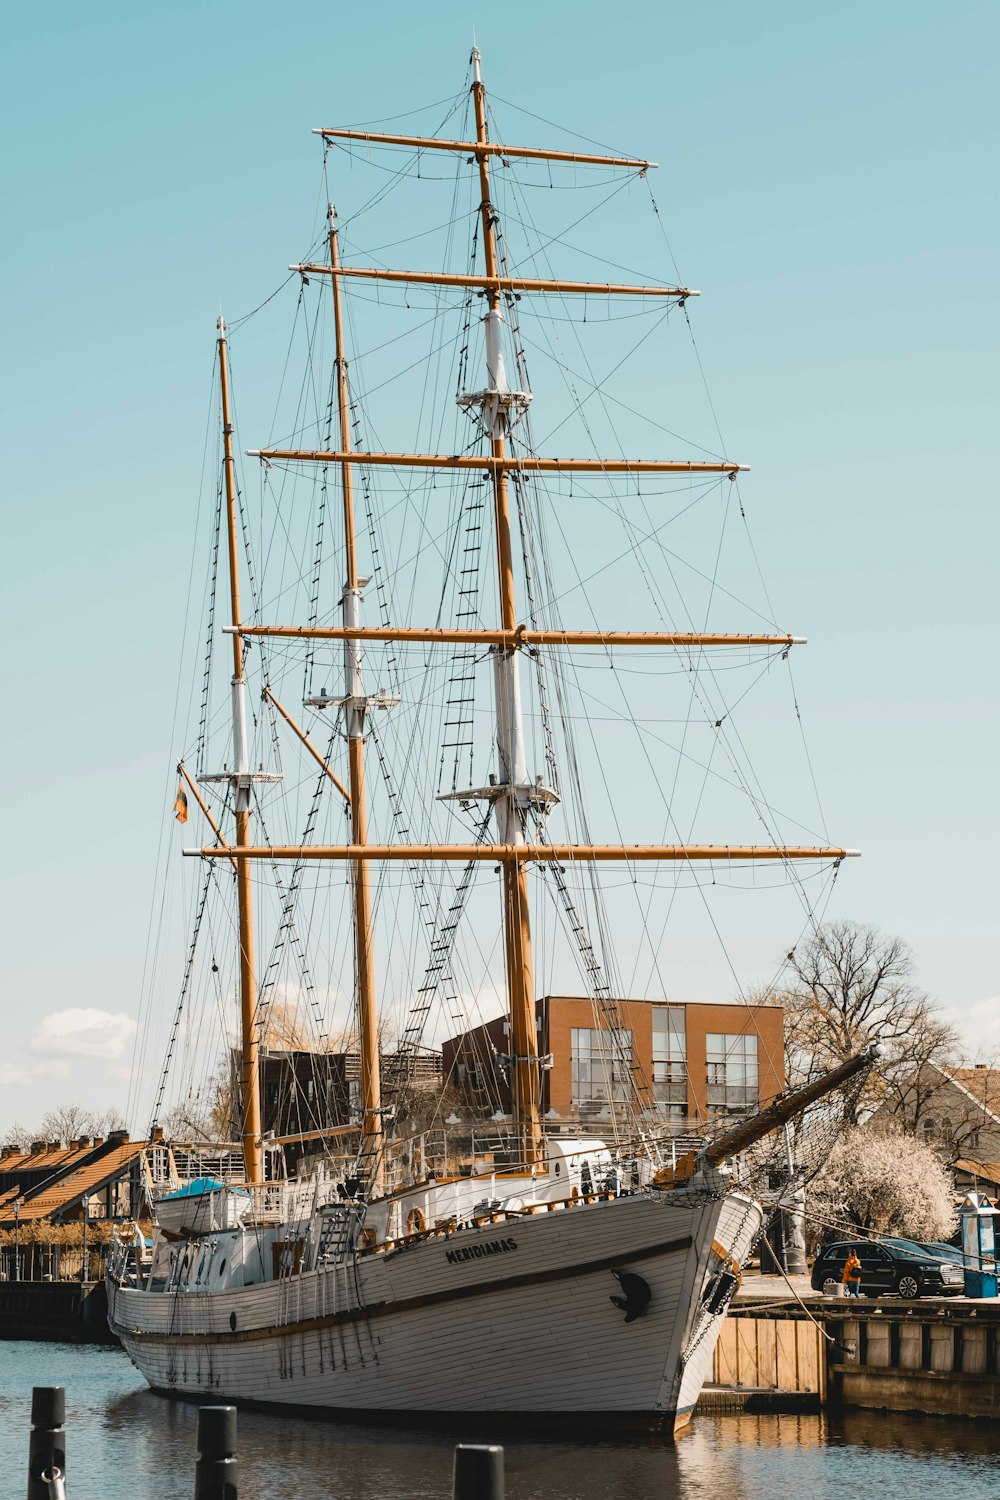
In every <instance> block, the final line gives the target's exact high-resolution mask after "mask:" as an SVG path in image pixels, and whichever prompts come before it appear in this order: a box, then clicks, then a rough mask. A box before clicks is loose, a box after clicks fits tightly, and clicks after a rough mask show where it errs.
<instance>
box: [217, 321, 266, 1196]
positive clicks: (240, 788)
mask: <svg viewBox="0 0 1000 1500" xmlns="http://www.w3.org/2000/svg"><path fill="white" fill-rule="evenodd" d="M218 326H219V382H220V385H221V388H222V443H223V454H224V465H223V472H224V476H225V486H226V520H227V527H226V538H227V544H228V549H227V550H228V555H229V599H230V606H231V610H232V622H233V625H234V626H235V627H236V630H235V631H234V633H233V678H232V713H233V771H232V775H231V776H228V777H225V778H224V779H226V780H229V781H230V783H231V785H232V787H233V791H234V793H235V814H236V844H237V847H238V846H239V845H240V844H242V843H243V841H244V839H249V837H250V787H251V782H252V780H253V777H252V774H251V770H250V752H249V747H248V744H247V717H248V715H247V681H246V676H245V673H244V663H243V639H242V637H241V636H240V634H239V633H238V627H239V625H240V618H241V617H240V573H239V560H238V559H239V554H238V551H237V535H236V466H235V463H234V460H233V418H232V410H231V406H230V397H229V355H228V348H227V343H226V325H225V321H224V320H223V319H222V318H220V319H219V325H218ZM206 779H208V778H206ZM213 779H215V778H213ZM218 779H223V778H218ZM236 898H237V904H238V908H239V938H240V1037H241V1043H242V1080H243V1109H242V1114H243V1118H242V1131H243V1162H244V1166H245V1168H246V1176H247V1182H248V1183H249V1184H250V1185H251V1186H256V1185H258V1184H259V1183H261V1182H263V1180H264V1177H263V1171H262V1149H261V1122H260V1055H259V1047H258V1040H257V1025H256V1022H257V971H256V962H255V956H254V927H253V875H252V871H251V866H250V862H249V861H248V860H238V861H236Z"/></svg>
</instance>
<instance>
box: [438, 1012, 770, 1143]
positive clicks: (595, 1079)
mask: <svg viewBox="0 0 1000 1500" xmlns="http://www.w3.org/2000/svg"><path fill="white" fill-rule="evenodd" d="M536 1014H537V1017H538V1051H539V1055H540V1056H542V1057H544V1058H546V1059H547V1063H548V1065H547V1066H546V1067H545V1068H544V1070H543V1072H542V1113H543V1114H546V1115H548V1116H549V1117H550V1119H552V1121H553V1123H558V1121H559V1120H562V1121H566V1122H567V1123H573V1122H579V1123H581V1124H584V1123H586V1122H588V1121H594V1122H595V1123H599V1122H601V1121H607V1120H609V1119H610V1117H611V1115H612V1113H614V1114H624V1113H625V1111H626V1109H627V1108H628V1107H629V1106H630V1103H631V1104H632V1105H633V1106H634V1104H635V1103H636V1102H637V1103H638V1104H639V1105H640V1106H641V1107H642V1109H643V1111H645V1112H648V1113H649V1114H650V1115H652V1116H655V1117H656V1118H658V1119H659V1120H661V1121H663V1122H664V1123H665V1124H668V1125H672V1126H674V1127H675V1128H676V1129H677V1131H678V1132H679V1133H683V1132H684V1131H685V1130H688V1129H691V1130H697V1128H698V1125H699V1122H701V1123H704V1122H705V1121H707V1120H711V1119H718V1118H720V1117H722V1116H724V1115H727V1114H732V1113H736V1112H738V1111H740V1110H745V1109H755V1108H757V1107H758V1106H759V1105H763V1104H766V1103H768V1101H769V1100H771V1099H773V1098H774V1096H775V1095H776V1094H778V1093H780V1092H781V1090H782V1089H783V1088H784V1046H783V1041H784V1038H783V1025H784V1012H783V1011H782V1008H781V1007H780V1005H703V1004H681V1003H674V1002H668V1001H659V1000H619V1001H612V1002H608V1003H607V1004H606V1005H604V1006H601V1007H598V1006H596V1005H595V1003H594V1002H593V1001H592V1000H589V999H580V998H576V997H573V996H566V995H548V996H546V997H545V998H544V999H542V1000H539V1001H538V1003H537V1007H536ZM509 1052H510V1042H509V1039H508V1023H507V1020H506V1018H503V1017H500V1018H498V1019H497V1020H495V1021H489V1022H487V1023H486V1024H484V1025H482V1026H477V1027H476V1028H475V1029H474V1030H472V1031H468V1032H465V1033H463V1034H462V1035H460V1036H457V1037H452V1038H451V1039H450V1040H449V1041H447V1042H445V1044H444V1047H443V1048H442V1060H443V1065H444V1076H445V1079H446V1080H448V1081H450V1082H452V1083H454V1084H455V1085H456V1086H457V1087H458V1088H460V1089H461V1090H462V1091H463V1093H464V1094H465V1096H466V1098H467V1099H468V1101H469V1105H470V1107H472V1108H473V1109H475V1110H477V1111H479V1112H481V1113H483V1114H492V1113H494V1112H496V1111H500V1112H501V1113H503V1114H507V1113H509V1112H510V1108H511V1089H510V1071H511V1070H510V1067H509V1064H508V1061H507V1055H508V1054H509Z"/></svg>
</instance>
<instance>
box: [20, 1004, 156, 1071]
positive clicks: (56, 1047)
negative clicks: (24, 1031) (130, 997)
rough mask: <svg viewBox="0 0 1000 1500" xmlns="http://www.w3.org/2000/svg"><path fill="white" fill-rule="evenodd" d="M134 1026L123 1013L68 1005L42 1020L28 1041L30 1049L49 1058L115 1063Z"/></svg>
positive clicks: (124, 1049)
mask: <svg viewBox="0 0 1000 1500" xmlns="http://www.w3.org/2000/svg"><path fill="white" fill-rule="evenodd" d="M135 1025H136V1023H135V1021H134V1020H133V1019H132V1017H131V1016H127V1015H125V1013H124V1012H123V1011H110V1010H94V1009H91V1008H90V1007H85V1006H70V1008H69V1009H68V1010H56V1011H53V1012H52V1014H51V1015H50V1016H46V1017H45V1018H44V1020H43V1021H42V1024H41V1025H40V1026H39V1028H38V1030H37V1031H36V1032H35V1034H34V1036H33V1037H32V1039H31V1050H32V1052H44V1053H46V1054H48V1055H49V1056H50V1057H51V1056H58V1055H60V1054H61V1055H62V1056H64V1057H99V1058H103V1060H104V1061H105V1062H117V1061H118V1060H119V1059H121V1058H123V1057H124V1056H125V1053H126V1050H127V1049H128V1045H129V1043H130V1042H131V1040H132V1034H133V1032H134V1031H135Z"/></svg>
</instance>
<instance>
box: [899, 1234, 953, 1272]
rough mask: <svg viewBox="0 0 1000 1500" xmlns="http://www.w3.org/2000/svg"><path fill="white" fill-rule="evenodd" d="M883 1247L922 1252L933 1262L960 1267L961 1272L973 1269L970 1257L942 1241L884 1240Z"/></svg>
mask: <svg viewBox="0 0 1000 1500" xmlns="http://www.w3.org/2000/svg"><path fill="white" fill-rule="evenodd" d="M880 1243H881V1244H883V1245H899V1246H901V1247H902V1248H904V1249H909V1250H923V1251H926V1253H927V1254H928V1255H930V1256H932V1257H933V1258H934V1259H935V1260H946V1261H949V1262H950V1263H951V1264H952V1265H955V1266H961V1267H962V1268H963V1270H964V1269H965V1268H966V1267H968V1268H969V1269H970V1270H971V1269H973V1268H974V1261H973V1259H972V1257H971V1256H968V1255H965V1254H963V1252H962V1251H961V1250H959V1248H958V1247H957V1245H946V1244H945V1243H944V1241H943V1240H919V1241H918V1240H897V1239H892V1238H888V1239H884V1240H881V1241H880Z"/></svg>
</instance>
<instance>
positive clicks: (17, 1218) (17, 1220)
mask: <svg viewBox="0 0 1000 1500" xmlns="http://www.w3.org/2000/svg"><path fill="white" fill-rule="evenodd" d="M21 1203H22V1200H21V1199H20V1198H15V1199H14V1201H13V1203H12V1204H11V1205H10V1206H11V1209H12V1210H13V1213H14V1280H15V1281H20V1279H21V1272H20V1270H19V1268H18V1260H19V1256H20V1248H21V1233H20V1231H21Z"/></svg>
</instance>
